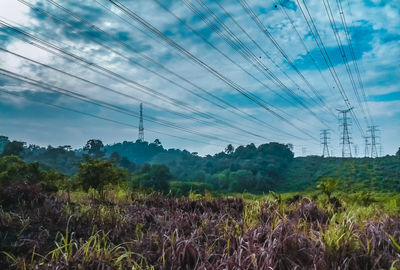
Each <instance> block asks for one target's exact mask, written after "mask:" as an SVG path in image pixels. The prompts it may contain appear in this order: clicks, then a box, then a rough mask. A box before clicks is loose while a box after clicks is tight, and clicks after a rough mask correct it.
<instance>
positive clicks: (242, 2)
mask: <svg viewBox="0 0 400 270" xmlns="http://www.w3.org/2000/svg"><path fill="white" fill-rule="evenodd" d="M239 3H240V5H241V6H242V7H243V9H244V10H245V11H246V13H247V14H248V15H249V16H250V18H251V19H252V20H253V21H254V22H255V23H256V25H257V26H258V28H259V29H260V30H261V32H263V33H264V35H265V36H266V37H267V38H268V39H269V40H270V41H271V42H272V44H273V45H274V46H275V47H276V48H277V49H278V51H279V52H280V53H281V55H282V56H283V58H284V59H285V60H286V61H287V62H288V63H289V65H290V66H291V67H292V68H293V69H294V70H295V71H296V73H297V74H298V75H299V76H300V78H301V79H302V80H303V81H304V82H305V84H306V85H307V87H308V88H309V89H310V90H311V91H312V92H313V93H314V95H315V96H316V98H317V99H318V100H319V102H320V104H321V105H322V106H323V107H325V108H326V104H325V102H324V100H323V99H322V98H321V96H320V95H319V94H318V91H317V90H316V89H315V88H314V86H312V85H311V83H310V82H309V81H308V80H307V79H306V78H305V76H304V75H303V74H302V73H301V72H300V70H299V69H298V68H297V67H296V65H295V64H294V63H293V61H292V60H291V58H290V57H289V56H288V55H287V54H286V52H285V51H284V50H283V49H282V47H281V46H280V45H279V43H278V42H277V41H276V39H275V38H274V37H273V36H272V34H271V33H270V31H269V30H268V29H267V27H265V26H264V24H263V23H262V22H261V21H260V19H259V18H258V17H257V15H256V14H255V13H254V11H253V10H252V9H251V8H250V6H249V5H248V3H247V2H246V0H239Z"/></svg>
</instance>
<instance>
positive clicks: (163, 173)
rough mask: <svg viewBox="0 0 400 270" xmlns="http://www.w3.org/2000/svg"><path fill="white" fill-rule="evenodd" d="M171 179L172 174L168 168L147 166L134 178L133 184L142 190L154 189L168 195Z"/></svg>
mask: <svg viewBox="0 0 400 270" xmlns="http://www.w3.org/2000/svg"><path fill="white" fill-rule="evenodd" d="M171 179H172V174H171V172H170V171H169V169H168V167H167V166H165V165H150V164H145V165H144V166H143V167H142V168H141V169H140V170H139V171H138V174H137V175H135V176H134V177H133V181H132V184H133V186H135V187H139V188H141V189H153V190H155V191H159V192H163V193H168V192H169V181H170V180H171Z"/></svg>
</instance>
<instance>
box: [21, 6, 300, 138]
mask: <svg viewBox="0 0 400 270" xmlns="http://www.w3.org/2000/svg"><path fill="white" fill-rule="evenodd" d="M18 1H20V2H21V3H25V4H27V5H29V4H28V3H26V2H25V1H24V0H18ZM47 1H48V2H50V3H52V4H53V5H55V6H56V7H58V8H60V9H62V10H63V11H65V12H67V13H68V14H69V15H71V16H73V17H74V18H76V19H78V20H80V21H82V22H84V23H85V24H88V25H89V26H90V28H93V29H96V30H97V31H99V32H101V33H103V34H105V35H107V36H108V37H110V38H111V39H113V40H115V41H116V42H118V43H120V44H122V45H123V46H125V47H127V48H128V49H129V50H132V51H134V52H135V53H138V54H140V55H141V56H142V57H143V58H145V59H146V60H148V61H150V62H152V63H154V64H156V65H157V66H159V67H161V68H163V69H165V70H167V71H168V72H170V73H172V74H174V75H175V76H178V77H179V78H180V79H182V80H185V81H186V82H188V83H191V82H190V81H188V80H186V79H185V78H183V77H181V76H180V75H179V74H176V73H175V72H173V71H171V70H170V69H168V68H166V67H165V66H163V65H161V64H160V63H158V62H157V61H155V60H154V59H151V58H150V57H148V56H146V55H144V54H142V53H141V52H139V51H137V50H136V49H134V48H133V47H132V46H130V45H128V44H126V43H125V42H123V41H120V40H119V39H116V38H114V37H113V36H111V35H110V34H108V33H107V32H105V31H103V30H102V29H100V28H98V27H97V26H95V25H93V24H91V23H90V22H88V21H87V20H85V19H84V18H82V17H80V16H78V15H75V14H74V13H72V12H71V11H69V10H68V9H66V8H64V7H63V6H61V5H59V4H57V3H55V2H54V1H52V0H47ZM29 6H30V7H31V8H34V9H35V10H36V11H39V12H42V13H44V14H46V15H48V16H50V17H52V18H53V19H55V20H57V21H58V22H61V23H63V24H64V25H67V27H69V28H74V27H73V26H71V25H69V24H68V23H66V22H65V21H63V20H61V19H58V18H55V17H54V16H53V15H52V14H50V13H48V12H46V11H44V10H42V9H40V8H35V7H32V6H31V5H29ZM79 34H80V33H79ZM89 39H90V40H92V41H93V42H95V43H96V44H99V45H100V46H103V47H106V48H107V49H109V50H111V51H113V52H114V53H116V54H118V55H120V56H121V57H123V58H126V56H123V55H121V54H120V53H118V52H116V51H115V50H113V49H112V48H110V47H108V46H106V45H104V44H101V43H99V42H97V41H95V40H93V39H91V38H89ZM129 61H133V60H131V59H129ZM135 64H138V65H140V64H139V63H137V62H135ZM91 65H93V63H91ZM140 66H141V67H143V68H145V69H146V70H148V71H150V72H152V73H156V72H154V71H151V70H149V69H147V68H146V67H145V66H143V65H140ZM96 67H97V68H98V66H97V65H96ZM113 75H114V76H115V74H113ZM156 75H158V76H161V77H162V78H164V79H166V78H165V77H163V76H162V75H160V74H158V73H156ZM120 77H121V76H120ZM167 80H168V79H167ZM169 81H170V82H171V80H169ZM129 82H131V81H129ZM192 85H193V86H195V87H197V88H199V89H200V90H203V91H206V90H204V89H202V88H200V87H198V86H196V85H194V84H193V83H192ZM140 86H141V87H143V86H142V85H140ZM181 87H182V86H181ZM182 88H183V89H184V90H188V89H187V88H185V87H182ZM146 90H149V88H147V89H146ZM189 91H190V90H189ZM151 92H153V93H154V92H156V91H154V90H152V91H151ZM206 92H207V91H206ZM156 94H159V95H161V96H162V97H163V98H164V99H165V98H168V97H166V96H165V95H163V94H160V93H159V92H156ZM213 96H214V97H216V96H215V95H213ZM216 98H218V97H216ZM169 99H170V101H172V102H173V103H180V105H181V106H182V104H183V103H182V102H181V101H178V100H176V99H171V98H169ZM219 101H222V102H224V103H225V104H226V105H228V106H230V107H232V108H234V109H235V110H237V111H238V112H240V113H242V114H244V115H246V116H248V117H249V118H250V119H251V120H252V121H257V123H258V124H259V123H262V124H263V125H264V126H267V127H268V128H270V129H273V130H276V131H278V132H281V133H284V134H286V135H289V136H293V135H291V134H290V133H287V132H285V131H283V130H281V129H278V128H275V127H273V126H271V125H270V124H268V123H267V122H265V121H263V120H260V119H259V118H257V117H254V116H252V115H250V114H248V113H246V112H244V111H242V110H241V109H239V108H237V107H235V106H233V105H231V104H229V103H228V102H226V101H224V100H223V99H219ZM213 104H214V105H215V103H213ZM216 105H218V104H216ZM185 107H186V109H189V110H190V109H191V110H193V108H190V106H188V105H186V106H185ZM197 113H198V114H199V113H200V114H203V115H206V114H204V113H201V112H199V111H197ZM239 116H241V117H243V115H240V114H239ZM207 118H209V117H207ZM213 118H215V116H214V117H213ZM225 122H226V121H225Z"/></svg>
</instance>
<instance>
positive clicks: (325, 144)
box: [320, 129, 330, 157]
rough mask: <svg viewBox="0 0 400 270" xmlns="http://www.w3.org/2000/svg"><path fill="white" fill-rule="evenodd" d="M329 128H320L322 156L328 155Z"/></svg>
mask: <svg viewBox="0 0 400 270" xmlns="http://www.w3.org/2000/svg"><path fill="white" fill-rule="evenodd" d="M329 135H330V134H329V129H323V130H321V133H320V136H321V145H323V150H322V157H330V154H329V147H328V146H329V140H330V137H329Z"/></svg>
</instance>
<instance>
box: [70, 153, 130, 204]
mask: <svg viewBox="0 0 400 270" xmlns="http://www.w3.org/2000/svg"><path fill="white" fill-rule="evenodd" d="M76 178H77V181H78V183H79V184H80V185H81V187H82V188H83V190H85V191H88V190H89V189H90V188H93V189H96V190H97V191H98V192H99V193H100V196H101V197H104V189H105V188H106V186H107V185H117V184H119V183H121V182H123V181H126V179H127V172H126V171H125V170H122V169H119V168H117V167H116V166H115V164H114V163H113V162H111V161H107V160H99V159H92V158H87V159H86V161H85V162H81V163H80V164H79V172H78V174H77V176H76Z"/></svg>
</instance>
